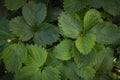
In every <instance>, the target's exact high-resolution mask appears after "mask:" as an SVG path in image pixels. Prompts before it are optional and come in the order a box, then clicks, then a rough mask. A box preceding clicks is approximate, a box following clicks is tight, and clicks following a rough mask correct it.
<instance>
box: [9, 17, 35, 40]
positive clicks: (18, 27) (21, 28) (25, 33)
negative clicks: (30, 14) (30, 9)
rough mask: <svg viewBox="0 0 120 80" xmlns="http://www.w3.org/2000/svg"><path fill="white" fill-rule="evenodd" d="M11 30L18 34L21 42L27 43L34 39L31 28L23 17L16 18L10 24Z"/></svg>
mask: <svg viewBox="0 0 120 80" xmlns="http://www.w3.org/2000/svg"><path fill="white" fill-rule="evenodd" d="M9 25H10V30H11V31H12V32H13V34H16V35H17V36H18V37H19V39H20V40H22V41H27V40H29V39H31V38H32V37H33V32H32V31H31V28H30V27H29V26H28V25H27V23H26V22H25V20H24V19H23V17H15V18H13V19H12V20H11V21H10V23H9Z"/></svg>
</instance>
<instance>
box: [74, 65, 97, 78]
mask: <svg viewBox="0 0 120 80" xmlns="http://www.w3.org/2000/svg"><path fill="white" fill-rule="evenodd" d="M75 70H76V73H77V74H78V75H79V76H80V77H82V78H83V79H84V80H93V77H94V76H95V73H96V71H95V69H94V68H92V67H91V66H88V67H82V68H76V69H75Z"/></svg>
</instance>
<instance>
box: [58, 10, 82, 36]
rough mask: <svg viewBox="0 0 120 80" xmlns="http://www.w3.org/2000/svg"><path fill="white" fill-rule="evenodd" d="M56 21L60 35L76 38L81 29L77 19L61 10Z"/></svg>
mask: <svg viewBox="0 0 120 80" xmlns="http://www.w3.org/2000/svg"><path fill="white" fill-rule="evenodd" d="M58 21H59V28H60V30H61V33H62V35H64V36H66V37H70V38H76V37H78V36H79V33H80V32H81V31H82V26H81V23H80V22H79V20H77V19H76V18H74V17H73V16H71V15H69V14H66V13H64V12H63V13H62V14H61V15H60V17H59V20H58Z"/></svg>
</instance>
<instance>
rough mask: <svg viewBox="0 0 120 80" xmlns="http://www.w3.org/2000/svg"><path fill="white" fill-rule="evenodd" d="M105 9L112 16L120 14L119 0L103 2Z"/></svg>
mask: <svg viewBox="0 0 120 80" xmlns="http://www.w3.org/2000/svg"><path fill="white" fill-rule="evenodd" d="M103 9H104V10H105V11H107V12H108V13H110V14H111V15H119V14H120V1H119V0H103Z"/></svg>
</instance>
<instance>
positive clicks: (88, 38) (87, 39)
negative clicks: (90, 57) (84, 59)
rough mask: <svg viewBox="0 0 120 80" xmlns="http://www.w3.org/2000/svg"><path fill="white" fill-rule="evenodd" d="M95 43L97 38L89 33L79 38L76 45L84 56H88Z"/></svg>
mask: <svg viewBox="0 0 120 80" xmlns="http://www.w3.org/2000/svg"><path fill="white" fill-rule="evenodd" d="M95 41H96V36H95V35H94V34H91V33H89V34H85V35H83V36H80V37H78V38H77V40H76V41H75V45H76V47H77V49H78V50H79V51H80V52H81V53H82V54H88V53H89V52H90V51H91V50H92V48H93V47H94V45H95Z"/></svg>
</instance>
